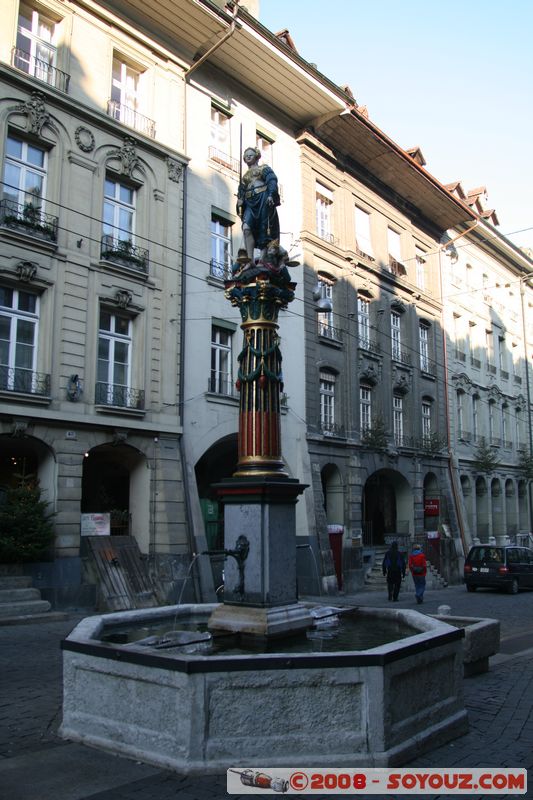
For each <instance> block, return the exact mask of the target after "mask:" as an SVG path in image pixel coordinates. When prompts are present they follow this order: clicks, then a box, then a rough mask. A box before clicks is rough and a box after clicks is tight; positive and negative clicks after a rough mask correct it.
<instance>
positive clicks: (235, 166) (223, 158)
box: [208, 145, 239, 175]
mask: <svg viewBox="0 0 533 800" xmlns="http://www.w3.org/2000/svg"><path fill="white" fill-rule="evenodd" d="M208 156H209V160H210V161H214V162H215V164H221V165H222V166H223V167H226V168H227V169H230V170H231V171H232V172H235V173H236V174H237V175H238V174H239V162H238V160H237V159H236V158H232V157H231V156H230V155H228V153H223V152H222V150H217V148H216V147H213V146H212V145H211V146H210V147H209V151H208Z"/></svg>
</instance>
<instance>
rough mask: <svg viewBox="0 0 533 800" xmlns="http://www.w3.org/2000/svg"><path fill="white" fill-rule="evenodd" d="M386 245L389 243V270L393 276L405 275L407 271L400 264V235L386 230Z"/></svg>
mask: <svg viewBox="0 0 533 800" xmlns="http://www.w3.org/2000/svg"><path fill="white" fill-rule="evenodd" d="M387 231H388V243H389V270H390V271H391V272H392V273H393V275H406V273H407V270H406V269H405V266H404V265H403V264H402V248H401V240H400V234H399V233H398V232H397V231H393V230H392V228H388V229H387Z"/></svg>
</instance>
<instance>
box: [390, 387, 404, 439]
mask: <svg viewBox="0 0 533 800" xmlns="http://www.w3.org/2000/svg"><path fill="white" fill-rule="evenodd" d="M392 411H393V426H394V441H395V442H396V444H397V445H398V446H399V447H401V446H402V445H403V443H404V442H403V398H401V397H397V396H396V395H395V396H394V397H393V398H392Z"/></svg>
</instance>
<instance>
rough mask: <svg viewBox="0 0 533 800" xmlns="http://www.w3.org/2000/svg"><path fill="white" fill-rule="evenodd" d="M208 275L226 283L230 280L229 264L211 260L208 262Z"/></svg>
mask: <svg viewBox="0 0 533 800" xmlns="http://www.w3.org/2000/svg"><path fill="white" fill-rule="evenodd" d="M209 274H210V275H211V276H212V277H213V278H218V279H219V280H221V281H228V280H229V279H230V278H231V262H229V261H216V260H215V259H214V258H212V259H211V261H210V262H209Z"/></svg>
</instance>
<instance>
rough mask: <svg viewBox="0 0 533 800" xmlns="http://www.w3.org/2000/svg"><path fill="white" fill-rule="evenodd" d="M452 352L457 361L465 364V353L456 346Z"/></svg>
mask: <svg viewBox="0 0 533 800" xmlns="http://www.w3.org/2000/svg"><path fill="white" fill-rule="evenodd" d="M454 354H455V358H456V360H457V361H461V362H462V363H463V364H466V353H464V352H463V351H462V350H459V349H458V348H457V347H456V348H455V352H454Z"/></svg>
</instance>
